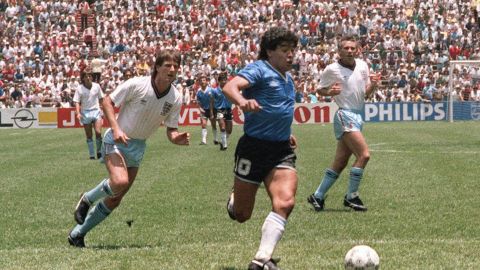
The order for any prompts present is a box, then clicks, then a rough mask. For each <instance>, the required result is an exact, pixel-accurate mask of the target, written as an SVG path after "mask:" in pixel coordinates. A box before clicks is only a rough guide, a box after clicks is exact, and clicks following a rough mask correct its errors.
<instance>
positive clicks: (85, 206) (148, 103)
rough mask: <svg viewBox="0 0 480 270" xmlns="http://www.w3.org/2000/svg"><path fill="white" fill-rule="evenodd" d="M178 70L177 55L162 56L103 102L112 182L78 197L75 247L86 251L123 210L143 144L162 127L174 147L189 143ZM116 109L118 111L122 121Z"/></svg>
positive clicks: (105, 144)
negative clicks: (90, 238) (91, 236)
mask: <svg viewBox="0 0 480 270" xmlns="http://www.w3.org/2000/svg"><path fill="white" fill-rule="evenodd" d="M179 66H180V55H179V54H178V53H176V52H173V51H170V50H166V51H162V52H160V53H159V54H158V56H157V58H156V61H155V65H154V67H153V72H152V75H151V76H144V77H135V78H132V79H129V80H127V81H126V82H124V83H123V84H121V85H119V86H118V87H117V88H116V89H115V90H114V91H113V92H112V93H110V94H109V95H108V96H106V97H105V98H104V99H103V110H104V113H105V116H106V118H107V119H108V121H109V123H110V126H111V128H110V129H108V130H107V131H106V132H105V135H104V140H103V147H102V154H103V157H104V162H105V165H106V167H107V170H108V173H109V177H108V178H106V179H104V180H103V181H101V182H100V184H99V185H98V186H96V187H94V188H93V189H91V190H90V191H88V192H86V193H84V194H83V195H82V197H81V198H80V201H79V202H78V204H77V207H76V209H75V213H74V218H75V221H76V222H77V225H76V226H75V227H74V228H73V229H72V230H71V231H70V233H69V234H68V242H69V243H70V244H71V245H72V246H75V247H84V246H85V243H84V237H85V235H86V234H87V233H88V232H89V231H90V230H91V229H93V228H94V227H95V226H96V225H97V224H99V223H100V222H102V221H103V220H104V219H105V218H107V216H108V215H109V214H110V213H111V212H112V211H113V210H114V209H115V208H117V207H118V206H119V205H120V202H121V201H122V198H123V196H125V194H126V193H127V192H128V190H129V189H130V187H131V186H132V184H133V182H134V181H135V178H136V176H137V173H138V169H139V166H140V163H141V161H142V159H143V155H144V152H145V147H146V144H145V141H146V140H147V139H148V138H149V137H150V136H151V135H152V134H153V133H154V132H155V131H156V130H157V129H158V128H159V127H160V124H161V123H162V122H163V123H164V125H165V126H166V134H167V137H168V139H169V140H170V142H172V143H174V144H178V145H188V144H189V142H190V134H189V133H187V132H179V131H178V119H179V117H180V108H181V106H182V99H181V95H180V93H179V92H178V91H177V90H176V89H175V87H174V86H173V85H172V82H173V81H174V80H175V78H176V75H177V72H178V68H179ZM114 107H120V112H119V113H118V117H115V111H114Z"/></svg>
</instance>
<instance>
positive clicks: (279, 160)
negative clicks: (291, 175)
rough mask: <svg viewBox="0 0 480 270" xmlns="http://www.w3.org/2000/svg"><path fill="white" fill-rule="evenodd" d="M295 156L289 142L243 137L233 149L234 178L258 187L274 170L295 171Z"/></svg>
mask: <svg viewBox="0 0 480 270" xmlns="http://www.w3.org/2000/svg"><path fill="white" fill-rule="evenodd" d="M296 159H297V156H296V155H295V152H294V151H293V149H292V147H291V146H290V142H289V141H283V142H272V141H265V140H260V139H257V138H253V137H249V136H247V135H243V136H242V137H241V138H240V140H238V144H237V148H236V149H235V168H234V169H233V172H234V174H235V176H236V177H237V178H238V179H240V180H242V181H245V182H248V183H253V184H257V185H260V184H261V183H262V182H263V181H264V180H265V178H266V177H267V175H268V174H269V173H270V172H271V171H272V170H273V169H274V168H286V169H291V170H295V161H296Z"/></svg>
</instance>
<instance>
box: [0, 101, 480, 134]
mask: <svg viewBox="0 0 480 270" xmlns="http://www.w3.org/2000/svg"><path fill="white" fill-rule="evenodd" d="M337 109H338V107H337V105H336V104H335V103H314V104H308V103H297V104H296V105H295V111H294V124H325V123H332V122H333V117H334V114H335V111H336V110H337ZM453 115H454V118H453V119H454V120H456V121H458V120H462V121H465V120H475V121H479V120H480V102H454V103H453ZM363 119H364V120H365V122H393V121H446V120H448V103H447V102H432V103H402V102H392V103H388V102H386V103H367V104H365V112H364V115H363ZM243 120H244V116H243V113H242V111H241V110H239V109H238V108H235V107H234V108H233V123H234V124H235V125H242V124H243ZM179 124H180V125H181V126H199V125H200V109H199V108H198V107H197V106H196V105H188V106H183V107H182V110H181V112H180V120H179ZM80 127H82V125H81V124H80V123H79V122H78V120H77V118H76V117H75V108H18V109H1V110H0V129H3V128H21V129H25V128H80ZM104 127H108V122H107V121H104Z"/></svg>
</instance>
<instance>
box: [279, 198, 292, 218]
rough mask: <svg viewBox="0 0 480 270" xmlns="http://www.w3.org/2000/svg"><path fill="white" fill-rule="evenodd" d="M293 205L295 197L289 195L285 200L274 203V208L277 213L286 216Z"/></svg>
mask: <svg viewBox="0 0 480 270" xmlns="http://www.w3.org/2000/svg"><path fill="white" fill-rule="evenodd" d="M294 207H295V197H293V196H292V197H291V198H289V199H287V200H282V201H279V202H277V203H276V207H275V208H276V209H274V210H276V211H275V212H278V213H283V214H285V215H286V216H288V215H290V213H291V212H292V211H293V208H294Z"/></svg>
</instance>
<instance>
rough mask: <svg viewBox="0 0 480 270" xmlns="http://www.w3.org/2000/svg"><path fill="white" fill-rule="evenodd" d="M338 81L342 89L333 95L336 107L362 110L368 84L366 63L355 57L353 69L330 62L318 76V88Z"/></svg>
mask: <svg viewBox="0 0 480 270" xmlns="http://www.w3.org/2000/svg"><path fill="white" fill-rule="evenodd" d="M337 82H338V83H340V86H341V89H342V91H341V92H340V94H339V95H337V96H334V99H335V102H336V103H337V105H338V107H340V108H343V109H351V110H359V111H363V107H364V103H365V90H366V87H367V85H368V84H370V77H369V70H368V65H367V63H366V62H365V61H363V60H360V59H355V69H354V70H351V69H349V68H346V67H343V66H341V65H340V64H339V63H332V64H330V65H328V66H327V67H326V68H325V71H324V72H323V73H322V75H321V76H320V88H324V87H330V86H331V85H333V84H334V83H337Z"/></svg>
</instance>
